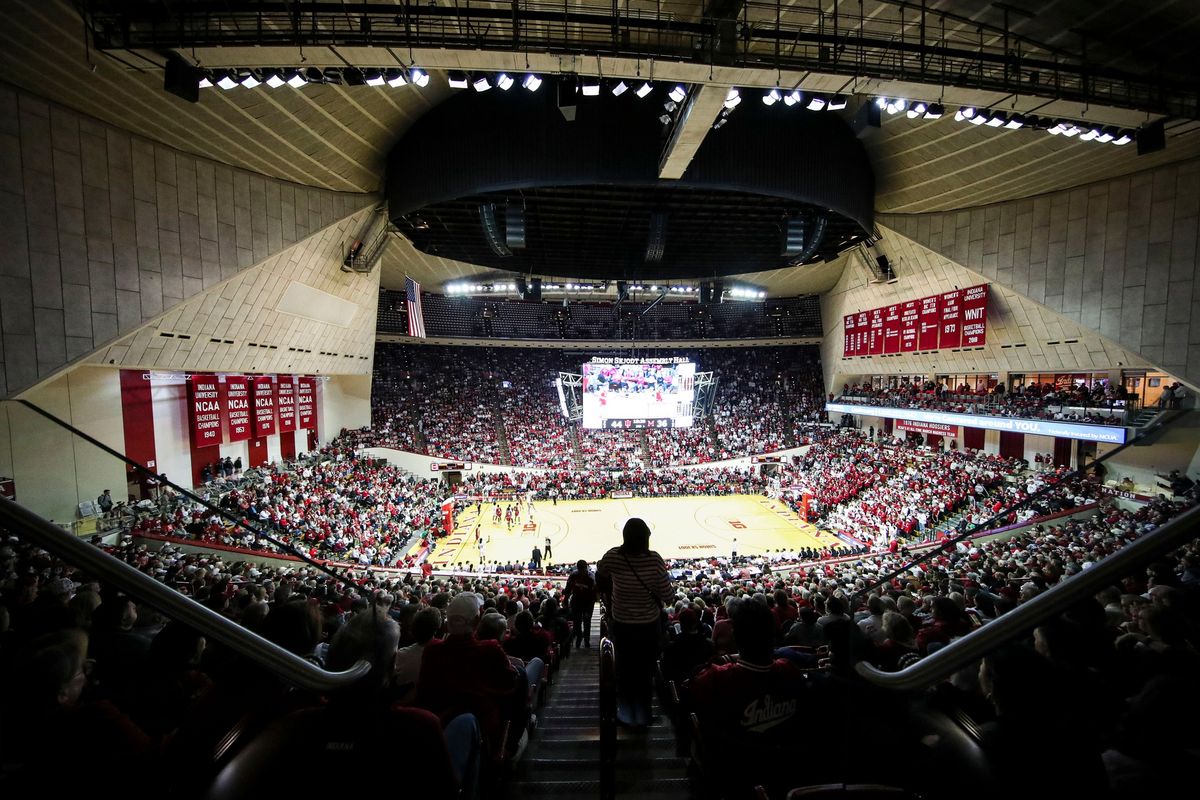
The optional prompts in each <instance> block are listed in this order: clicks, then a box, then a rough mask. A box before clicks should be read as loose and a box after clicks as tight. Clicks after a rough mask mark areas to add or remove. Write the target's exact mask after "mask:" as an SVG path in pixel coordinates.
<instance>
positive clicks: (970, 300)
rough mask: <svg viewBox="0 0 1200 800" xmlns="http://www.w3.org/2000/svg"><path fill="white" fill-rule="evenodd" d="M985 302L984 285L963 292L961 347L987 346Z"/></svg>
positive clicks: (985, 285) (986, 299) (986, 295)
mask: <svg viewBox="0 0 1200 800" xmlns="http://www.w3.org/2000/svg"><path fill="white" fill-rule="evenodd" d="M987 302H988V285H987V284H986V283H984V284H981V285H980V286H972V287H970V288H969V289H964V290H963V301H962V318H963V331H962V346H963V347H982V346H983V345H985V344H987Z"/></svg>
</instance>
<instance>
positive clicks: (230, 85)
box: [217, 72, 239, 92]
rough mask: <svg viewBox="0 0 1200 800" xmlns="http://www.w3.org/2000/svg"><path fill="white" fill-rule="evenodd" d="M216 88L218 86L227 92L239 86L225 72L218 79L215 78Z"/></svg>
mask: <svg viewBox="0 0 1200 800" xmlns="http://www.w3.org/2000/svg"><path fill="white" fill-rule="evenodd" d="M217 86H220V87H221V88H222V89H224V90H225V91H227V92H228V91H229V90H230V89H234V88H236V87H237V86H239V84H238V82H237V81H236V80H234V78H233V76H232V75H230V74H229V73H228V72H226V73H223V74H222V75H221V77H220V78H217Z"/></svg>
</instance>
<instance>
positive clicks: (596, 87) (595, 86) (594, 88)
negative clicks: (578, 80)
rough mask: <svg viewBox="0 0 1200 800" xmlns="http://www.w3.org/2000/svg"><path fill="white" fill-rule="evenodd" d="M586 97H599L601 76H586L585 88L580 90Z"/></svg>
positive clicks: (584, 80)
mask: <svg viewBox="0 0 1200 800" xmlns="http://www.w3.org/2000/svg"><path fill="white" fill-rule="evenodd" d="M580 92H581V93H582V94H583V96H584V97H597V96H599V94H600V79H599V78H584V79H583V88H582V89H581V90H580Z"/></svg>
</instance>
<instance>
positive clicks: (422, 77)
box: [408, 67, 429, 88]
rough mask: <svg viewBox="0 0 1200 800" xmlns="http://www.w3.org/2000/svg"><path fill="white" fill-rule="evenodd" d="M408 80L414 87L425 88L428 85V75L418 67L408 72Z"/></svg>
mask: <svg viewBox="0 0 1200 800" xmlns="http://www.w3.org/2000/svg"><path fill="white" fill-rule="evenodd" d="M408 80H409V82H410V83H412V84H414V85H416V86H420V87H421V88H425V87H426V86H428V85H429V73H428V72H426V71H425V70H423V69H421V68H420V67H413V68H412V69H410V70H409V71H408Z"/></svg>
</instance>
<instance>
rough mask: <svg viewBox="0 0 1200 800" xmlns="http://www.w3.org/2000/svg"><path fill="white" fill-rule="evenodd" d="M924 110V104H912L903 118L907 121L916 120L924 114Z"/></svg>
mask: <svg viewBox="0 0 1200 800" xmlns="http://www.w3.org/2000/svg"><path fill="white" fill-rule="evenodd" d="M926 108H927V106H926V105H925V104H924V103H913V104H912V105H911V106H909V109H908V111H907V112H905V116H906V117H908V118H909V119H916V118H917V117H919V116H921V115H922V114H924V113H925V109H926Z"/></svg>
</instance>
